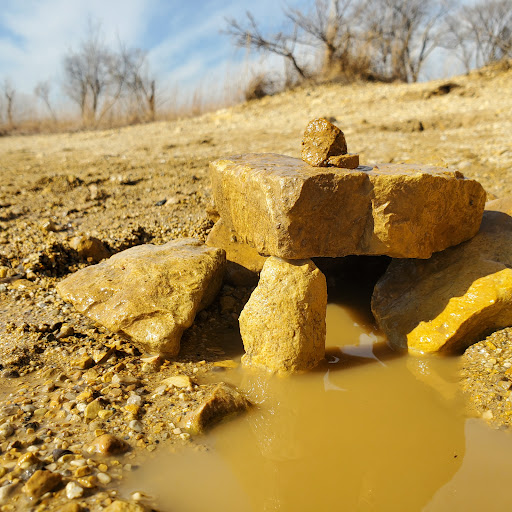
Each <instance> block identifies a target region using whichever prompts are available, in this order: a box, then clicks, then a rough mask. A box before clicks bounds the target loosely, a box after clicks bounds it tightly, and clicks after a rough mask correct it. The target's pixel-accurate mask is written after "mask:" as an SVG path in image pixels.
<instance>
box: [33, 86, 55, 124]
mask: <svg viewBox="0 0 512 512" xmlns="http://www.w3.org/2000/svg"><path fill="white" fill-rule="evenodd" d="M50 90H51V87H50V82H49V81H48V80H45V81H43V82H39V83H38V84H37V85H36V87H35V88H34V95H35V96H36V98H39V99H40V100H41V101H42V102H43V103H44V105H45V106H46V108H47V109H48V112H50V115H51V116H52V119H53V120H54V121H57V115H56V113H55V110H54V109H53V107H52V104H51V102H50Z"/></svg>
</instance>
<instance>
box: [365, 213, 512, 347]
mask: <svg viewBox="0 0 512 512" xmlns="http://www.w3.org/2000/svg"><path fill="white" fill-rule="evenodd" d="M487 208H493V205H492V203H489V204H488V206H487ZM511 267H512V217H510V216H509V215H508V214H507V213H505V212H499V211H485V212H484V215H483V220H482V225H481V228H480V231H479V232H478V234H477V235H476V236H475V237H474V238H472V239H471V240H469V241H467V242H465V243H463V244H461V245H459V246H457V247H452V248H450V249H447V250H445V251H443V252H440V253H437V254H434V255H433V256H432V258H431V259H429V260H426V261H424V260H394V261H392V262H391V264H390V266H389V267H388V269H387V271H386V272H385V274H384V275H383V276H382V278H381V279H380V280H379V281H378V282H377V285H376V286H375V289H374V293H373V297H372V311H373V314H374V316H375V318H376V320H377V323H378V324H379V326H380V328H381V329H382V330H383V331H384V333H385V334H386V335H387V337H388V341H389V343H390V344H391V345H392V346H393V347H395V348H398V349H408V350H409V352H410V353H413V354H425V353H429V352H438V351H442V352H459V351H461V350H463V349H465V348H467V347H468V346H469V345H471V344H472V343H474V342H476V341H479V340H481V339H483V338H484V337H485V336H486V335H487V334H489V333H490V332H492V331H494V330H496V329H498V328H502V327H508V326H510V325H512V269H511Z"/></svg>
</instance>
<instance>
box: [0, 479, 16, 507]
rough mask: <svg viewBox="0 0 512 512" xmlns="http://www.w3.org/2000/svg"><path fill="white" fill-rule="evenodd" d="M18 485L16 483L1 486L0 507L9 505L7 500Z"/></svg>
mask: <svg viewBox="0 0 512 512" xmlns="http://www.w3.org/2000/svg"><path fill="white" fill-rule="evenodd" d="M18 485H19V483H18V482H14V483H12V484H7V485H2V487H0V505H5V504H6V503H9V498H10V497H11V496H12V494H13V493H14V491H15V490H16V487H18Z"/></svg>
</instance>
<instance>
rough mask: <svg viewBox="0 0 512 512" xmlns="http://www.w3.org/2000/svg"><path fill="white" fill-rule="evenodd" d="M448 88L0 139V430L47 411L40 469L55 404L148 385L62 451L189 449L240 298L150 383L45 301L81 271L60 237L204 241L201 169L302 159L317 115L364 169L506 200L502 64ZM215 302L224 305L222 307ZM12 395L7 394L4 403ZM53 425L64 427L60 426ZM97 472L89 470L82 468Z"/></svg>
mask: <svg viewBox="0 0 512 512" xmlns="http://www.w3.org/2000/svg"><path fill="white" fill-rule="evenodd" d="M446 83H447V82H446V81H437V82H430V83H424V84H412V85H386V84H362V85H352V86H348V85H325V86H320V87H316V88H313V87H306V88H301V89H297V90H294V91H290V92H286V93H283V94H279V95H276V96H274V97H268V98H264V99H262V100H259V101H254V102H250V103H247V104H243V105H239V106H236V107H234V108H231V109H225V110H221V111H218V112H214V113H211V114H207V115H204V116H202V117H199V118H194V119H184V120H179V121H176V122H159V123H153V124H148V125H139V126H131V127H126V128H122V129H116V130H108V131H101V132H80V133H66V134H58V135H40V136H26V137H23V136H17V137H4V138H0V176H1V181H0V269H1V268H3V269H4V270H3V271H2V272H3V277H2V276H0V340H1V342H2V355H1V356H0V365H1V370H2V376H1V377H0V385H1V386H2V387H3V389H4V390H6V391H4V394H3V396H4V406H3V407H4V409H2V412H1V414H0V418H1V420H0V423H2V424H3V423H5V421H7V420H6V418H10V417H13V418H14V420H13V424H16V421H17V422H18V424H21V423H20V422H21V421H22V420H23V421H24V422H25V424H27V422H29V421H30V420H31V419H33V414H34V411H36V410H39V409H45V411H43V412H42V413H40V415H41V418H40V419H39V420H38V428H40V429H43V427H44V428H45V429H46V431H45V433H44V434H41V435H40V437H41V443H42V445H43V446H46V448H45V450H46V451H45V450H43V449H41V455H40V458H41V459H42V460H43V459H44V457H45V456H46V455H45V454H48V453H51V452H52V450H53V449H55V448H59V446H61V445H62V443H60V444H59V443H58V442H57V441H56V440H55V435H56V433H58V432H59V430H58V428H59V427H58V426H57V423H56V420H55V418H54V416H55V417H57V416H58V411H59V410H60V409H63V410H66V411H67V412H70V414H71V413H72V412H73V404H72V405H71V409H69V411H68V409H66V408H65V407H64V405H65V401H66V400H68V401H71V402H73V400H74V404H75V405H77V404H78V403H79V402H80V400H79V399H77V398H76V397H75V398H73V397H71V398H70V397H69V396H67V395H66V394H67V393H68V392H69V390H71V389H72V388H73V387H75V388H76V390H75V391H73V392H74V393H75V395H77V396H78V395H79V394H80V393H82V392H83V390H84V388H85V387H87V386H88V385H91V382H92V383H93V384H94V385H96V383H97V385H98V389H96V390H95V392H97V393H98V394H103V395H104V396H105V400H106V401H107V402H108V400H110V403H111V404H113V406H112V407H113V409H112V410H113V411H114V413H116V414H117V412H116V411H117V409H116V408H117V406H119V408H122V407H126V403H127V402H126V400H127V399H128V398H129V396H131V395H130V393H131V392H133V391H134V390H135V389H144V391H140V392H139V394H142V395H143V396H147V397H148V398H145V402H146V409H143V410H137V411H135V414H134V412H133V410H131V411H128V412H129V413H130V414H131V416H122V415H120V419H119V421H118V423H116V421H115V420H112V421H111V422H109V423H108V425H106V424H105V423H99V424H95V425H94V427H95V428H91V425H90V424H87V423H85V422H82V423H80V421H79V420H80V415H79V414H78V413H77V414H75V416H77V418H78V420H76V424H72V425H71V426H68V427H66V428H67V429H68V430H69V434H68V436H67V441H66V446H67V447H71V448H70V450H71V451H72V452H73V454H75V455H76V456H77V457H81V456H82V455H80V454H79V452H80V450H81V449H82V448H83V447H84V446H85V445H86V444H87V442H90V441H91V439H93V438H94V436H95V435H98V433H100V432H102V431H109V432H110V431H111V430H112V429H114V430H115V428H116V426H117V427H119V429H120V430H118V431H116V432H120V433H122V434H126V437H127V438H129V440H130V442H132V445H133V447H134V449H137V448H141V449H148V447H149V449H154V447H155V443H158V442H161V441H163V440H169V439H170V440H174V441H175V442H190V440H189V439H188V437H187V436H183V435H181V434H183V432H176V433H173V431H174V430H176V428H177V427H176V425H179V421H180V418H181V413H183V411H185V410H187V408H189V405H187V402H194V403H195V402H197V401H200V400H201V397H202V396H204V393H205V392H206V391H207V389H208V385H209V384H208V377H207V375H208V374H209V372H211V371H212V369H213V368H214V367H213V363H214V362H215V361H219V360H222V359H227V358H229V357H231V356H232V355H233V354H234V353H236V350H239V347H238V348H237V347H235V348H233V347H231V349H230V348H229V343H228V345H226V344H224V345H223V344H222V343H220V342H219V341H218V340H216V339H214V336H213V335H212V334H211V332H213V331H212V329H214V327H215V326H214V325H213V324H214V323H215V321H218V322H220V324H222V329H224V331H225V332H236V326H237V324H236V318H237V315H238V313H239V310H240V308H241V307H242V306H243V302H244V300H246V298H247V296H248V291H247V290H243V289H242V290H234V289H232V288H230V287H227V286H225V287H224V289H223V290H222V292H221V297H220V298H219V300H218V301H216V303H215V304H214V305H213V306H212V307H211V308H210V309H209V310H208V311H206V312H205V313H204V314H202V316H201V317H200V318H199V319H198V322H197V325H196V326H195V327H194V328H193V329H191V331H190V332H189V333H187V334H186V335H185V337H184V340H183V344H182V346H183V350H182V353H181V354H180V357H179V358H178V361H177V362H170V363H166V364H164V365H163V366H162V367H161V368H156V369H153V373H152V371H151V370H149V371H148V363H147V362H146V363H145V362H143V361H141V357H143V354H140V352H139V351H138V350H137V349H136V347H132V346H131V345H130V344H129V343H127V342H126V341H124V340H122V339H121V338H119V337H117V336H113V335H111V334H109V333H107V332H105V331H103V330H102V329H99V328H97V327H95V326H92V325H91V324H89V323H88V321H87V320H85V319H83V318H81V317H80V316H79V315H77V314H75V313H74V312H73V311H72V308H71V307H70V306H68V305H66V304H65V303H64V302H63V301H62V300H60V299H59V297H58V296H57V294H56V293H55V290H54V287H55V284H56V283H57V282H58V281H59V280H60V279H62V277H63V276H65V275H67V274H69V273H70V272H73V271H75V270H77V269H78V268H80V267H82V266H84V265H87V264H88V262H85V261H81V260H80V259H79V258H78V257H77V255H76V253H74V252H73V251H72V250H71V249H70V247H69V241H70V240H71V238H72V237H74V236H76V235H85V234H86V235H92V236H95V237H98V238H99V239H101V240H102V241H103V242H104V243H105V244H106V246H107V247H108V249H109V250H110V252H112V253H115V252H118V251H120V250H123V249H126V248H128V247H130V246H133V245H136V244H140V243H146V242H152V243H156V244H159V243H163V242H165V241H168V240H169V239H172V238H175V237H181V236H196V237H199V238H201V239H204V238H205V237H206V235H207V233H208V231H209V229H210V228H211V226H212V223H211V221H210V220H208V218H207V217H206V214H205V210H206V208H207V207H208V205H209V204H210V201H211V198H210V193H211V190H210V184H209V178H208V162H209V161H211V160H214V159H217V158H221V157H225V156H228V155H231V154H238V153H248V152H275V153H284V154H287V155H291V156H299V153H300V141H301V137H302V132H303V130H304V128H305V126H306V124H307V123H308V121H309V120H311V119H313V118H315V117H327V118H329V119H330V120H331V121H333V122H335V123H336V124H337V125H338V126H340V128H341V129H342V130H343V131H344V133H345V135H346V138H347V142H348V149H349V151H350V152H357V153H359V154H360V155H361V163H362V164H373V163H378V162H395V163H397V162H410V163H412V162H414V163H424V164H434V165H443V166H447V167H451V168H454V169H458V170H460V171H462V172H463V173H464V174H465V175H466V176H468V177H471V178H475V179H477V180H479V181H480V182H481V183H482V185H483V186H484V187H485V189H486V190H487V192H488V193H489V195H490V197H494V196H496V197H503V196H505V195H508V194H510V193H512V174H511V173H510V172H509V170H510V169H511V168H512V116H511V115H510V112H512V69H509V70H506V69H496V68H494V69H487V70H482V71H479V72H474V73H472V74H471V75H470V76H463V77H456V78H454V79H451V80H450V83H451V84H452V85H451V86H450V87H444V88H443V87H441V88H440V86H443V85H445V84H446ZM447 90H449V91H448V92H447ZM443 92H444V94H443ZM226 296H230V297H232V298H234V299H235V300H229V301H226V300H224V302H223V301H222V299H223V297H226ZM222 304H224V306H223V305H222ZM226 304H230V306H229V307H226V306H225V305H226ZM62 324H66V325H69V326H71V327H72V328H73V331H70V332H73V333H74V334H69V335H68V336H59V333H60V332H61V330H62ZM212 326H213V327H212ZM228 337H229V336H228ZM109 347H110V348H112V347H114V348H113V349H112V350H111V354H112V355H111V358H110V359H109V360H108V361H107V362H105V361H104V362H102V363H101V364H97V365H96V366H95V367H94V368H93V369H95V371H96V374H93V375H92V376H91V374H89V375H86V374H87V372H90V370H87V369H85V368H79V367H77V366H76V365H75V366H73V364H71V361H73V360H75V359H77V358H78V359H79V358H83V357H84V356H87V355H91V356H94V353H99V354H100V355H101V354H102V353H106V351H107V350H108V349H109ZM226 347H227V348H226ZM102 350H103V352H102ZM230 350H231V352H230ZM95 359H96V358H95ZM119 365H121V366H119ZM144 365H145V366H144ZM215 368H219V367H215ZM114 371H115V372H118V373H120V374H122V373H123V371H124V372H126V373H127V374H128V373H130V374H136V375H137V378H138V379H139V381H140V382H138V383H137V384H133V383H132V385H133V386H135V387H132V388H131V389H128V390H124V389H123V393H121V398H120V399H119V400H117V399H116V398H115V396H116V394H115V393H114V395H113V397H111V398H109V394H108V393H109V392H110V391H111V389H110V388H109V385H110V382H111V381H109V377H108V376H107V377H105V375H109V372H110V375H111V374H112V373H113V372H114ZM174 374H185V375H189V376H191V377H192V378H193V379H194V382H195V383H196V384H195V386H193V387H192V389H190V390H189V391H187V393H188V395H187V396H186V397H185V398H183V397H181V398H180V399H178V398H177V397H176V400H175V403H176V405H177V412H176V413H175V415H174V416H172V415H167V416H165V415H164V416H162V415H160V416H158V414H159V413H158V414H157V412H156V410H153V409H151V407H152V406H153V405H152V403H151V399H150V398H149V396H152V395H151V393H153V391H154V390H155V389H156V388H157V385H158V380H159V379H161V378H163V377H165V376H168V375H174ZM155 375H157V376H156V377H155ZM201 376H203V378H202V377H201ZM48 379H49V380H51V381H53V382H58V385H57V388H53V389H52V388H51V386H50V387H48V386H49V384H48ZM58 379H60V380H58ZM88 379H89V380H88ZM110 379H111V377H110ZM201 379H203V380H201ZM121 384H122V383H121ZM137 386H140V388H137ZM106 388H108V389H106ZM48 389H50V390H51V391H48ZM8 392H12V393H13V394H12V395H11V396H10V397H9V396H7V393H8ZM30 393H33V395H32V396H29V395H30ZM48 393H53V394H54V395H55V396H53V395H52V400H54V399H55V403H56V404H57V405H56V408H57V411H56V412H55V414H53V412H51V411H50V412H48V411H47V409H48V408H49V406H48V403H49V402H48V400H49V399H48V400H46V401H45V400H43V398H42V395H44V394H46V395H48ZM65 396H67V398H63V397H65ZM96 396H98V395H94V396H92V395H91V396H89V397H88V398H86V399H85V402H84V403H90V401H91V400H94V399H96V398H95V397H96ZM38 400H39V402H38ZM116 400H117V402H119V403H117V402H116ZM120 400H124V402H121V401H120ZM88 401H89V402H88ZM132 402H133V400H132ZM45 403H46V404H47V405H46V406H45V405H44V404H45ZM129 403H130V402H129ZM20 404H21V405H26V406H29V405H34V404H35V406H34V407H28V408H27V410H28V411H31V412H29V413H27V412H26V411H25V412H24V413H23V414H24V415H23V414H22V413H20V414H18V416H16V414H14V415H13V414H11V415H9V414H8V412H9V411H7V412H6V409H5V408H6V407H9V406H10V407H11V408H12V405H16V406H19V405H20ZM180 408H181V409H180ZM32 409H34V410H32ZM50 409H51V408H50ZM132 409H133V408H132ZM151 411H152V412H151ZM10 412H12V410H11V411H10ZM128 412H127V413H126V414H128ZM47 413H48V414H47ZM173 414H174V413H173ZM61 416H62V417H61V420H62V421H64V422H65V421H68V420H69V417H66V416H65V415H61ZM114 417H116V416H114ZM26 418H28V419H26ZM127 419H128V420H130V421H133V420H134V419H135V420H137V421H139V422H140V423H141V426H140V429H138V430H135V431H134V432H131V433H129V435H128V434H127V433H126V430H124V429H125V427H123V426H122V425H124V424H125V423H127V421H126V420H127ZM9 421H11V420H9ZM45 421H46V423H45ZM62 421H61V423H62ZM157 421H160V423H162V424H165V425H164V426H162V427H160V428H161V430H160V432H162V436H161V438H160V437H158V436H157V435H155V434H152V433H151V432H152V430H153V431H154V426H155V422H157ZM52 422H53V423H52ZM71 423H72V422H71ZM171 423H172V425H173V426H172V428H170V427H169V426H168V425H170V424H171ZM64 424H65V423H64ZM132 430H133V429H132ZM178 430H179V428H178ZM164 434H165V435H164ZM34 435H36V436H37V435H39V434H38V431H37V429H36V431H35V432H34V428H32V430H31V429H28V433H27V429H25V431H24V433H23V436H25V437H23V436H22V435H21V434H20V432H18V435H17V437H18V439H26V441H23V442H25V444H24V445H23V443H22V445H20V446H19V447H18V448H16V447H14V448H13V447H12V446H11V445H10V443H12V438H10V439H7V438H6V439H5V440H3V444H2V446H1V449H2V451H3V452H4V454H5V452H6V451H9V450H12V449H14V450H18V457H19V456H20V455H21V454H22V453H23V450H24V449H26V448H27V447H29V446H33V445H34V446H35V445H37V443H36V442H35V441H34V439H33V437H34ZM30 436H32V437H30ZM84 436H85V437H84ZM7 437H9V436H7ZM0 441H2V439H0ZM37 442H39V441H37ZM30 443H32V444H30ZM9 460H11V461H14V462H13V463H15V462H16V460H17V458H16V456H14V457H11V459H8V458H7V459H5V457H4V458H2V460H1V461H0V466H1V465H2V464H3V467H7V468H8V470H9V471H8V472H7V473H6V475H5V476H2V477H0V479H5V478H9V475H10V474H11V477H10V478H11V480H12V478H13V476H12V475H14V476H15V478H21V476H20V475H18V474H17V473H16V474H15V473H13V471H12V468H11V467H10V466H9ZM98 464H99V463H98ZM98 464H96V466H94V464H93V463H92V462H91V471H92V472H93V473H94V471H98V469H97V466H98ZM114 473H115V472H114ZM68 477H69V475H68ZM69 478H71V477H69ZM113 478H114V483H113V484H109V485H107V484H105V485H103V486H101V485H99V484H97V486H96V487H95V488H94V489H95V490H94V491H91V490H90V489H89V490H87V492H85V493H84V498H83V499H84V503H86V504H87V506H89V507H92V508H91V509H92V510H96V509H98V510H100V509H101V507H103V506H106V505H108V503H109V502H111V501H112V499H113V494H112V492H111V491H112V490H114V491H115V488H116V485H115V482H116V481H115V475H113ZM22 480H23V479H22V478H21V480H20V486H19V487H18V489H21V484H22V483H23V481H22ZM2 483H5V482H2ZM109 492H110V494H109ZM21 496H22V495H21ZM52 496H53V495H51V496H47V497H46V498H45V497H43V501H42V502H41V503H42V504H43V505H44V506H47V507H50V506H57V504H61V503H62V502H63V501H65V500H66V495H65V492H64V491H62V492H61V493H60V494H59V493H57V495H56V497H53V498H52ZM59 496H60V498H59ZM52 499H53V500H56V501H52ZM20 500H22V498H20ZM45 500H46V501H45ZM59 500H60V501H59ZM109 500H110V501H109ZM19 503H24V502H23V501H20V502H19ZM0 505H2V504H1V503H0ZM14 506H16V505H13V507H14ZM20 506H22V505H20ZM1 510H4V509H3V508H2V509H1ZM5 510H8V509H5Z"/></svg>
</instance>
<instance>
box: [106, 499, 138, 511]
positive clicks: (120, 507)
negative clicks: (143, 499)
mask: <svg viewBox="0 0 512 512" xmlns="http://www.w3.org/2000/svg"><path fill="white" fill-rule="evenodd" d="M147 510H148V509H147V508H146V507H145V506H143V505H140V504H139V503H130V502H128V501H121V500H117V501H114V502H113V503H112V504H110V505H109V506H108V507H106V508H104V509H103V512H146V511H147Z"/></svg>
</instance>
